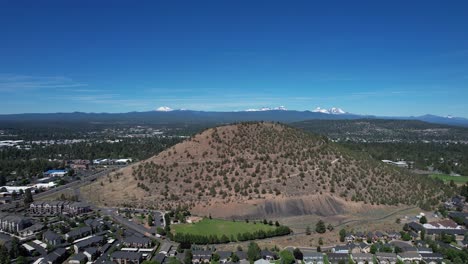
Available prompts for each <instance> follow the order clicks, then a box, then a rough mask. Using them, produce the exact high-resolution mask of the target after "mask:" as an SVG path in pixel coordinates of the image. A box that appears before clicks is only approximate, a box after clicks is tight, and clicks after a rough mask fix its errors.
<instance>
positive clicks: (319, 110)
mask: <svg viewBox="0 0 468 264" xmlns="http://www.w3.org/2000/svg"><path fill="white" fill-rule="evenodd" d="M312 112H314V113H322V114H329V113H330V111H328V110H327V109H323V108H320V107H317V108H315V109H314V110H312Z"/></svg>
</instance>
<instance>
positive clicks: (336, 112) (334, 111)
mask: <svg viewBox="0 0 468 264" xmlns="http://www.w3.org/2000/svg"><path fill="white" fill-rule="evenodd" d="M312 112H314V113H322V114H332V115H342V114H346V113H347V112H345V111H343V109H341V108H338V107H332V108H330V109H324V108H320V107H317V108H315V109H314V110H312Z"/></svg>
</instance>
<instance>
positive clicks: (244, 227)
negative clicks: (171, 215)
mask: <svg viewBox="0 0 468 264" xmlns="http://www.w3.org/2000/svg"><path fill="white" fill-rule="evenodd" d="M171 229H172V230H173V231H174V232H175V233H186V234H187V233H188V234H193V235H204V236H209V235H218V236H221V235H226V236H228V237H230V236H231V235H233V236H236V235H237V234H239V233H247V232H248V233H253V232H255V231H258V230H264V231H269V230H274V229H275V226H274V225H273V226H270V225H265V224H263V223H256V224H254V223H252V222H249V223H246V222H245V221H236V222H233V221H228V220H219V219H207V218H205V219H203V220H201V221H200V222H198V223H195V224H177V225H171Z"/></svg>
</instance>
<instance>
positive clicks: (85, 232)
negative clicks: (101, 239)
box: [65, 226, 92, 241]
mask: <svg viewBox="0 0 468 264" xmlns="http://www.w3.org/2000/svg"><path fill="white" fill-rule="evenodd" d="M91 234H92V229H91V227H89V226H84V227H80V228H76V229H73V230H72V231H70V232H68V233H66V234H65V239H66V240H67V241H68V240H70V239H71V240H75V239H78V238H82V237H85V236H89V235H91Z"/></svg>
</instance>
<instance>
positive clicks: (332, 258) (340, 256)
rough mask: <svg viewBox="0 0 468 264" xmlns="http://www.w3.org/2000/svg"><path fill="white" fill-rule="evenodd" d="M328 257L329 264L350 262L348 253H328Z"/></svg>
mask: <svg viewBox="0 0 468 264" xmlns="http://www.w3.org/2000/svg"><path fill="white" fill-rule="evenodd" d="M327 256H328V262H330V263H331V264H337V263H339V262H341V261H345V262H348V261H349V255H348V254H346V253H328V254H327Z"/></svg>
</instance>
